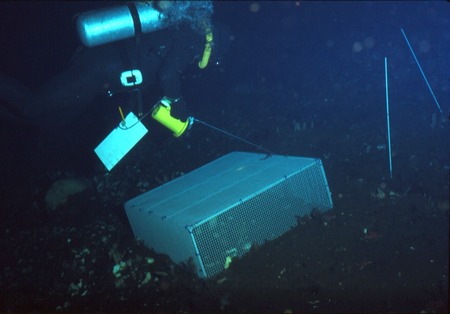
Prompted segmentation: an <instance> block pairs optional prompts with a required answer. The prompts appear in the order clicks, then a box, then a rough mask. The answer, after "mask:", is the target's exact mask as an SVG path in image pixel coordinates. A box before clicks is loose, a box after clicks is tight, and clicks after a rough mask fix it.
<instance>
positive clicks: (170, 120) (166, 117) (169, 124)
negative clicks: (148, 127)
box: [152, 104, 189, 137]
mask: <svg viewBox="0 0 450 314" xmlns="http://www.w3.org/2000/svg"><path fill="white" fill-rule="evenodd" d="M152 117H153V119H155V120H156V121H158V122H159V123H161V124H162V125H164V126H165V127H166V128H168V129H169V130H171V131H172V132H173V136H175V137H179V136H181V135H182V134H183V133H184V131H186V129H187V127H188V126H189V120H186V121H185V122H182V121H181V120H179V119H175V118H174V117H172V116H171V115H170V106H163V105H161V104H159V105H158V106H157V107H156V108H155V109H153V112H152Z"/></svg>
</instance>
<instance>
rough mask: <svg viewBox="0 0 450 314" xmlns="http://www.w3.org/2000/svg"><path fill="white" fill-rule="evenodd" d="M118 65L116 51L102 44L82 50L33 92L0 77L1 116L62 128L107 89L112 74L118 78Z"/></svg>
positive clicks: (48, 127) (49, 127)
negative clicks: (59, 71)
mask: <svg viewBox="0 0 450 314" xmlns="http://www.w3.org/2000/svg"><path fill="white" fill-rule="evenodd" d="M120 68H123V62H122V60H121V58H120V55H119V53H118V52H117V51H116V50H115V49H114V47H108V46H104V47H100V48H92V49H85V50H84V51H83V52H82V53H80V54H79V55H78V56H77V57H76V60H74V62H73V63H72V65H71V66H70V68H69V69H68V70H67V71H65V72H63V73H61V74H59V75H57V76H56V77H53V78H52V79H50V80H49V81H47V82H46V83H44V84H43V85H42V86H40V87H39V88H38V89H36V90H34V91H28V90H27V89H26V87H24V86H23V85H21V84H20V83H18V82H17V81H14V80H8V79H4V78H3V79H0V101H1V105H2V106H0V114H1V113H3V114H4V115H3V116H0V119H2V118H16V119H17V118H19V119H25V120H27V121H29V122H30V123H31V124H33V125H36V126H39V127H43V128H46V129H59V128H62V127H64V126H66V125H67V124H70V122H72V121H73V120H74V119H75V118H76V117H77V116H80V114H82V113H83V112H85V111H86V109H87V107H88V106H89V105H90V104H91V103H92V102H93V100H94V98H95V97H96V96H97V95H100V94H102V93H105V92H106V89H108V88H109V87H110V86H109V84H110V83H109V80H110V79H111V77H112V76H114V77H117V81H119V75H120V70H119V69H120ZM115 72H118V73H115Z"/></svg>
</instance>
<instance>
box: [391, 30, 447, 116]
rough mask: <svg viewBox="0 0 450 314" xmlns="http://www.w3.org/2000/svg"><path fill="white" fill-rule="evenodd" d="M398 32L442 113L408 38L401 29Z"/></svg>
mask: <svg viewBox="0 0 450 314" xmlns="http://www.w3.org/2000/svg"><path fill="white" fill-rule="evenodd" d="M400 30H401V31H402V34H403V37H405V40H406V43H407V44H408V47H409V50H411V53H412V55H413V57H414V60H416V63H417V66H418V67H419V70H420V73H422V76H423V79H424V80H425V83H427V86H428V89H429V90H430V93H431V96H433V99H434V102H435V103H436V106H437V107H438V109H439V111H440V112H441V113H442V109H441V106H439V102H438V101H437V99H436V96H434V93H433V90H432V89H431V86H430V83H428V80H427V77H426V76H425V73H424V72H423V70H422V67H421V66H420V63H419V60H417V57H416V54H415V53H414V50H413V49H412V47H411V44H410V43H409V40H408V37H406V34H405V32H404V31H403V28H400Z"/></svg>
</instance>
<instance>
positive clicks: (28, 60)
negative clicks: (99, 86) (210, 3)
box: [0, 1, 450, 313]
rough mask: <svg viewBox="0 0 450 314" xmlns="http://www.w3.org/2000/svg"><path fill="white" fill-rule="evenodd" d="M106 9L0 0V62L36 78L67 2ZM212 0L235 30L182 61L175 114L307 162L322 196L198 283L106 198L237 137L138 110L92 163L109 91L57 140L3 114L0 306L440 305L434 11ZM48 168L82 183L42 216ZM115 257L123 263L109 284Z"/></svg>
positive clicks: (71, 9)
mask: <svg viewBox="0 0 450 314" xmlns="http://www.w3.org/2000/svg"><path fill="white" fill-rule="evenodd" d="M106 5H107V3H105V2H60V3H59V2H2V3H1V4H0V16H1V18H0V32H1V36H0V47H1V58H0V74H2V75H6V76H9V77H14V78H16V79H19V80H20V81H22V82H24V83H25V84H26V85H28V86H29V87H36V86H39V85H40V83H41V82H43V81H45V80H47V79H49V78H51V77H52V76H53V75H55V74H57V73H59V72H60V71H62V70H63V69H65V68H66V66H67V64H68V62H69V60H70V58H71V56H72V54H73V52H74V51H75V49H76V48H77V47H78V45H79V41H78V38H77V35H76V32H75V27H74V23H73V20H72V19H73V16H74V14H76V13H80V12H84V11H87V10H92V9H96V8H102V7H104V6H106ZM215 11H216V12H215V15H214V16H215V18H218V19H221V20H222V21H224V22H225V23H227V24H229V25H230V27H231V29H232V31H233V36H234V40H233V44H232V47H231V49H230V51H229V53H228V54H227V56H226V58H225V60H224V62H223V64H222V65H221V66H220V67H216V68H213V67H211V68H208V69H207V70H206V71H204V72H203V73H201V74H198V71H196V69H194V68H193V69H191V70H189V71H187V72H186V73H185V76H186V77H185V80H184V81H183V89H184V94H185V97H186V100H187V102H188V104H189V107H190V110H191V113H192V114H193V115H194V116H195V117H197V118H199V119H201V120H204V121H207V122H208V123H211V124H213V125H215V126H218V127H220V128H223V129H225V130H227V131H229V132H231V133H233V134H236V135H238V136H240V137H243V138H245V139H247V140H249V141H252V142H254V143H257V144H258V145H263V146H264V147H266V148H268V149H270V150H272V151H274V152H276V153H279V154H287V155H293V156H306V157H318V158H321V159H322V160H323V164H324V167H325V172H326V174H327V178H328V181H329V184H330V189H331V192H332V194H333V201H334V205H335V208H334V209H333V210H332V211H331V212H330V214H329V215H328V214H327V215H326V216H318V217H316V216H314V215H312V216H311V217H309V218H305V219H304V220H302V221H301V223H300V224H299V225H298V226H297V227H295V228H293V229H292V230H291V231H290V232H288V233H287V234H285V235H283V236H282V237H280V238H279V239H277V240H275V241H273V242H270V243H268V244H266V245H264V246H262V247H259V248H256V249H255V250H253V251H252V252H251V253H250V254H249V255H248V256H246V257H244V258H243V259H242V260H240V261H236V262H234V263H233V265H232V267H231V268H230V269H229V270H227V271H226V272H224V274H223V275H221V276H220V277H219V279H220V280H219V281H217V278H216V279H213V280H210V281H203V280H200V279H198V278H195V276H193V274H192V272H191V271H190V265H189V263H187V264H185V265H181V266H180V265H174V264H173V263H172V262H171V261H170V259H169V258H168V257H167V256H163V255H159V254H157V253H156V252H153V251H151V250H149V249H147V248H145V247H144V246H142V245H141V244H138V243H136V241H135V240H134V239H133V234H132V231H131V228H130V226H129V224H128V221H127V218H126V216H125V213H124V210H123V206H122V204H123V202H125V201H126V200H128V199H130V198H132V197H134V196H136V195H139V194H140V193H142V192H144V191H147V190H149V189H151V188H153V187H156V186H159V185H161V184H162V183H164V182H167V181H168V180H170V179H172V178H175V177H177V176H179V175H180V174H181V173H186V172H189V171H191V170H193V169H196V168H198V167H199V166H201V165H203V164H205V163H207V162H209V161H212V160H214V159H216V158H217V157H219V156H222V155H224V154H226V153H228V152H231V151H253V148H252V147H250V146H247V145H246V144H243V143H240V142H238V141H236V140H233V139H230V138H227V137H225V136H223V135H222V134H218V133H217V132H214V131H213V130H210V129H208V128H205V127H204V126H201V125H194V127H193V129H192V130H191V131H190V132H189V134H188V135H187V136H186V137H183V138H181V139H174V138H173V137H172V136H171V135H170V134H168V132H167V131H166V130H164V129H162V128H161V127H160V126H158V125H156V124H155V123H154V122H153V121H150V120H149V121H147V126H148V128H149V129H150V132H149V134H148V135H146V137H145V138H144V139H143V140H142V141H141V142H140V143H139V144H138V145H137V146H136V147H135V148H134V149H133V150H132V151H131V152H130V153H129V154H128V155H127V156H126V157H125V158H124V159H123V160H122V161H121V162H120V163H119V164H118V165H117V167H116V168H114V170H113V171H112V172H111V173H109V174H106V172H105V169H104V168H103V165H102V164H101V163H100V161H99V160H98V159H97V157H96V156H95V154H94V153H93V149H94V148H95V147H96V145H97V144H98V143H99V142H100V141H101V140H102V139H103V138H104V137H105V136H106V135H107V134H108V133H109V131H110V130H111V129H112V128H113V127H114V126H116V124H117V123H118V114H117V110H116V106H117V100H104V99H99V100H97V101H96V102H95V103H93V104H92V108H91V111H90V112H89V113H86V114H85V115H84V116H83V117H82V118H81V119H78V120H77V122H76V123H75V125H72V126H70V127H68V128H67V130H65V131H64V132H61V133H59V134H54V133H52V134H48V133H46V132H36V131H35V130H32V129H29V128H26V127H23V126H20V125H16V124H14V123H10V122H7V121H5V122H2V124H1V126H0V129H1V135H0V137H1V141H0V144H1V151H2V154H1V157H0V158H1V159H0V169H1V196H2V202H1V215H0V218H1V222H0V224H1V227H2V229H1V230H2V236H1V237H0V239H1V241H0V243H1V250H2V254H1V257H0V261H1V264H0V266H1V268H2V275H1V277H0V291H1V296H0V311H2V312H7V311H12V312H18V311H27V312H29V311H33V310H36V311H44V310H45V311H54V310H56V309H64V310H68V311H86V310H87V311H99V310H104V311H108V312H109V311H112V310H124V311H126V310H128V311H132V310H151V311H156V312H158V311H159V312H168V311H170V312H174V311H185V312H199V311H208V312H211V311H221V310H222V311H242V312H255V311H256V312H262V311H264V312H267V311H274V312H275V311H276V312H283V311H285V312H287V313H289V312H323V311H327V312H330V311H333V312H343V311H344V312H348V311H366V312H367V311H377V312H379V311H381V312H386V311H394V312H397V311H401V312H410V311H414V312H418V311H421V310H423V311H426V312H442V311H445V310H448V247H449V246H448V239H449V237H448V213H449V205H448V204H449V203H448V199H449V165H450V162H449V113H450V103H449V99H450V82H449V79H450V33H449V32H448V29H449V26H450V5H449V4H448V3H447V2H444V1H414V2H406V1H401V2H400V1H399V2H390V1H380V2H368V1H362V2H358V1H354V2H308V1H298V2H294V1H289V2H279V1H277V2H266V1H260V2H235V1H233V2H220V3H215ZM401 28H403V29H404V31H405V32H406V34H407V36H408V38H409V40H410V42H411V45H412V47H413V48H414V50H415V53H416V55H417V58H418V59H419V61H420V64H421V66H422V68H423V70H424V72H425V74H426V76H427V78H428V80H429V83H430V85H431V87H432V88H433V91H434V93H435V95H436V97H437V99H438V101H439V103H440V106H441V108H442V111H443V113H442V114H441V113H440V112H439V110H438V109H437V107H436V104H435V102H434V101H433V98H432V96H431V94H430V92H429V90H428V88H427V86H426V84H425V82H424V80H423V77H422V75H421V74H420V71H419V69H418V67H417V65H416V63H415V61H414V59H413V57H412V55H411V52H410V51H409V48H408V46H407V44H406V42H405V40H404V38H403V36H402V34H401V32H400V29H401ZM385 57H387V58H388V67H389V100H390V113H391V120H390V121H391V140H392V153H393V178H392V179H389V164H388V153H387V150H386V149H385V146H383V145H386V144H387V131H386V104H385V76H384V75H385V73H384V58H385ZM157 97H160V95H158V93H157V92H156V91H155V100H156V99H157ZM433 116H434V118H433ZM433 121H434V122H433ZM296 124H297V127H296ZM63 178H84V179H85V180H87V181H88V182H90V186H91V187H90V188H89V189H87V190H86V191H84V192H83V193H81V194H78V195H77V196H74V197H73V198H70V199H69V201H68V202H67V203H66V204H65V205H64V206H62V207H60V208H58V209H57V210H55V211H49V210H48V208H46V206H45V202H44V197H45V195H46V193H47V190H48V189H49V187H50V186H51V185H52V183H53V182H55V181H56V180H58V179H63ZM380 191H382V192H383V193H384V194H385V196H384V197H381V194H380V193H379V192H380ZM364 228H367V229H368V230H369V231H373V233H371V235H372V236H367V235H365V234H364V232H363V230H364ZM117 256H119V257H120V258H121V259H122V260H123V261H127V262H129V264H128V266H127V268H126V271H124V280H123V281H121V282H119V283H118V282H117V278H115V277H114V276H113V274H112V269H113V266H114V264H115V263H116V260H115V258H114V257H117ZM146 257H152V258H154V259H155V262H154V263H152V264H148V263H147V262H146V260H145V258H146ZM147 272H150V273H151V274H152V280H151V281H150V282H149V283H147V284H145V285H144V284H141V283H142V281H143V279H144V277H145V274H146V273H147Z"/></svg>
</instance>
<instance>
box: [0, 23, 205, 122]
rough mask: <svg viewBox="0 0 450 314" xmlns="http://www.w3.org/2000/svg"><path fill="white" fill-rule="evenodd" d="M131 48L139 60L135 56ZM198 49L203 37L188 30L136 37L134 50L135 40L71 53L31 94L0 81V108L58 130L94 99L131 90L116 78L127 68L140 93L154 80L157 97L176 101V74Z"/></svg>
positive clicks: (179, 88)
mask: <svg viewBox="0 0 450 314" xmlns="http://www.w3.org/2000/svg"><path fill="white" fill-rule="evenodd" d="M137 48H138V53H139V57H136V51H137ZM203 48H204V35H203V36H202V35H201V34H198V33H195V32H193V31H192V30H191V29H190V28H189V27H179V28H178V29H164V30H160V31H156V32H152V33H148V34H142V35H141V41H140V44H139V45H138V46H136V40H135V38H131V39H127V40H122V41H119V42H115V43H111V44H106V45H102V46H98V47H93V48H85V47H83V48H81V49H80V50H79V51H78V52H77V53H76V54H75V55H74V57H73V59H72V61H71V63H70V66H69V68H68V70H67V71H65V72H63V73H61V74H59V75H58V76H56V77H54V78H52V79H51V80H49V81H48V82H46V83H45V84H44V85H42V86H41V87H40V88H38V89H37V90H35V91H27V90H26V88H25V87H23V86H21V85H20V84H19V83H18V82H14V81H13V80H7V79H5V78H0V102H2V103H3V104H4V105H3V106H1V107H2V108H1V110H2V111H4V110H5V109H9V112H10V113H11V112H14V114H15V115H16V116H17V115H19V116H23V117H24V118H25V119H26V120H27V121H29V122H31V123H32V124H34V125H38V126H42V127H46V128H50V129H52V128H59V127H63V126H64V125H65V124H66V123H68V122H70V121H71V120H73V119H74V117H76V116H79V115H80V114H81V113H83V111H84V110H85V109H86V108H87V106H89V105H90V104H92V102H93V100H94V98H95V97H96V96H98V95H102V94H104V95H107V93H108V91H111V92H112V93H117V92H124V91H126V90H127V89H128V90H131V89H133V88H135V87H133V88H130V87H124V86H122V85H121V82H120V74H121V73H122V72H123V71H127V70H133V69H139V70H140V71H141V73H142V76H143V83H142V84H141V85H139V88H141V89H142V90H143V91H145V89H148V88H149V87H151V86H152V85H153V84H155V83H156V81H157V80H158V81H159V85H160V87H161V89H162V92H163V94H164V95H161V96H167V97H169V98H172V99H176V98H179V97H181V86H180V79H181V78H180V76H181V73H182V72H183V71H184V70H185V69H186V68H187V67H188V66H189V65H190V64H191V63H193V61H194V60H196V59H197V60H198V59H199V58H200V56H201V54H202V52H203ZM138 60H139V61H138ZM5 104H7V106H5ZM144 104H145V99H144ZM175 106H176V104H174V108H175Z"/></svg>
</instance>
